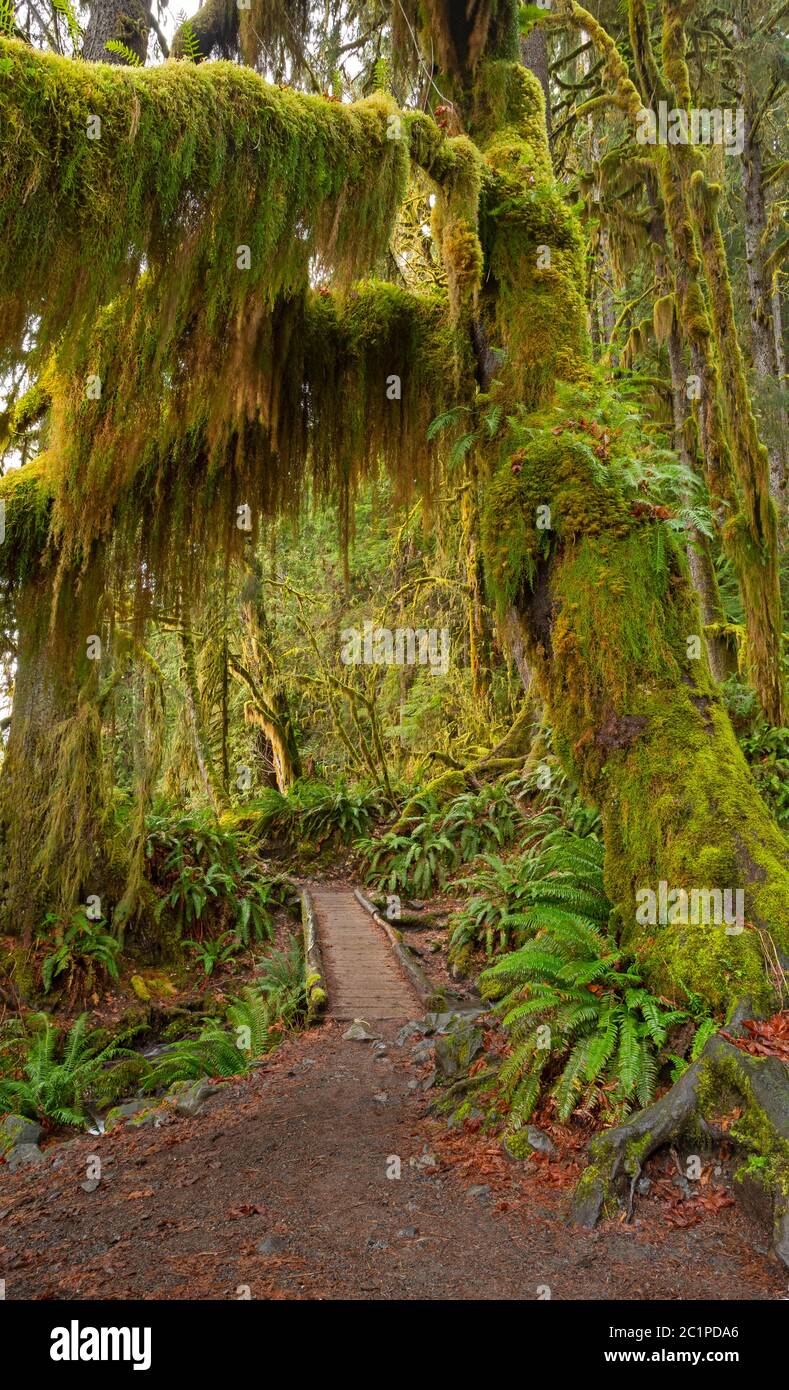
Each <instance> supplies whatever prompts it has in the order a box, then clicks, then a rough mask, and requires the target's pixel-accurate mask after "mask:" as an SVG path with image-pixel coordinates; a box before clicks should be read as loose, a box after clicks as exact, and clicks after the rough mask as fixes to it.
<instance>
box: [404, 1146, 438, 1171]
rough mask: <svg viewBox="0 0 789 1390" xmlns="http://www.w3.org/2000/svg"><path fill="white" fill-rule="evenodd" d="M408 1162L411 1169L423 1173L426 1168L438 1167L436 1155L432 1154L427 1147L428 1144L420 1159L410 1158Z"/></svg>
mask: <svg viewBox="0 0 789 1390" xmlns="http://www.w3.org/2000/svg"><path fill="white" fill-rule="evenodd" d="M408 1162H409V1165H410V1167H411V1168H418V1169H419V1170H420V1171H423V1170H424V1169H426V1168H437V1167H438V1159H437V1158H436V1156H435V1154H434V1153H431V1152H430V1150H429V1149H428V1147H427V1144H425V1147H424V1148H423V1150H422V1152H421V1154H419V1156H418V1157H411V1158H409V1160H408Z"/></svg>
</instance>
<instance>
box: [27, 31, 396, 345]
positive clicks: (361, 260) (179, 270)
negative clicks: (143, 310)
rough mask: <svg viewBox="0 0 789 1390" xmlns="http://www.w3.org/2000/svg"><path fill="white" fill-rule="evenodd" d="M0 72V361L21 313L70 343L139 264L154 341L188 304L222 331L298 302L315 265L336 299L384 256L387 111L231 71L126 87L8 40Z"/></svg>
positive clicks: (166, 71)
mask: <svg viewBox="0 0 789 1390" xmlns="http://www.w3.org/2000/svg"><path fill="white" fill-rule="evenodd" d="M0 55H1V56H2V60H3V63H4V71H3V80H2V84H0V125H1V128H2V132H3V134H2V144H3V160H2V165H1V166H0V343H4V344H6V345H8V344H11V345H14V344H18V343H19V340H20V334H21V333H22V331H23V330H24V325H25V322H26V320H27V317H28V315H29V314H30V313H32V312H39V313H40V314H41V317H42V323H41V328H40V330H39V336H40V338H41V337H43V336H47V335H50V336H51V335H54V334H55V333H57V332H58V331H59V330H60V329H62V327H63V326H64V325H65V324H68V327H69V330H70V333H69V336H70V339H71V340H72V341H73V339H74V337H75V336H76V333H77V330H78V329H79V328H80V327H82V326H84V325H87V324H90V323H91V321H92V319H93V318H94V317H95V313H96V309H97V307H98V306H99V305H100V304H101V303H102V302H106V301H107V300H108V299H109V298H110V297H112V296H113V295H114V294H115V293H116V292H117V290H118V288H119V287H120V286H122V285H123V284H124V283H129V282H133V281H134V280H135V279H136V278H137V276H138V275H139V272H140V269H141V267H142V266H143V265H145V264H147V265H148V266H149V267H151V268H153V269H155V270H156V271H158V272H159V290H160V295H161V303H160V323H161V325H162V326H164V325H166V324H167V323H168V321H170V320H171V319H172V318H174V317H178V316H181V317H183V316H184V315H185V313H186V309H187V307H188V306H191V307H194V306H195V305H197V304H199V307H200V311H201V313H202V314H203V316H204V317H205V320H206V322H207V324H208V325H214V327H215V328H217V329H221V327H222V324H223V320H224V319H225V318H226V317H227V315H228V314H229V313H230V312H233V311H237V310H240V309H241V308H242V306H243V305H244V304H245V303H247V302H248V301H249V300H250V299H252V298H253V297H254V298H255V299H256V300H261V301H263V302H266V303H269V304H270V303H272V302H273V300H274V299H275V297H276V296H278V295H280V294H289V293H293V292H295V291H297V290H302V289H303V288H304V286H305V284H306V280H307V271H308V265H309V263H310V261H311V259H312V258H315V257H317V258H318V259H319V260H320V261H321V262H324V263H325V264H326V265H327V267H328V268H330V269H331V270H332V273H333V277H334V283H335V284H342V283H345V284H347V283H349V282H350V281H351V279H352V278H355V277H356V276H358V275H362V274H364V273H365V272H366V271H368V270H369V269H370V268H371V267H372V265H373V264H374V263H375V260H376V258H377V257H378V255H379V254H380V253H381V252H382V250H383V249H384V248H385V247H386V244H387V241H388V237H389V231H390V227H391V224H392V219H393V217H394V214H395V211H396V209H397V206H398V204H399V201H400V198H401V196H402V193H403V189H404V183H405V178H406V174H407V163H408V154H407V148H406V144H405V142H404V141H403V140H401V139H399V138H391V136H392V133H393V132H392V129H391V127H390V122H389V118H390V116H392V115H393V113H394V111H395V107H394V104H393V102H392V99H391V98H390V97H388V96H386V95H385V94H382V93H378V94H376V95H374V96H372V97H370V98H369V99H368V100H366V101H362V102H358V103H356V104H355V105H352V106H351V105H343V104H342V103H339V102H329V101H326V100H324V99H323V98H320V97H312V96H304V95H302V94H300V93H297V92H295V91H291V90H289V89H287V88H278V87H272V86H270V85H269V84H267V83H266V82H264V81H263V80H262V79H261V78H260V77H259V76H258V75H257V74H256V73H255V72H252V71H250V70H249V69H246V68H242V67H239V66H237V65H235V64H232V63H224V62H222V63H212V64H200V65H194V64H189V63H165V64H164V65H163V66H161V67H158V68H152V69H150V70H136V69H131V68H123V67H117V66H109V65H104V64H94V63H90V64H87V63H81V62H79V61H73V60H68V59H63V58H59V57H57V56H55V55H52V54H41V53H36V52H33V51H31V50H30V49H29V48H27V47H25V46H24V45H23V44H21V43H18V42H16V41H13V40H0ZM97 119H98V122H100V124H97ZM92 136H93V137H97V138H91V137H92ZM239 247H242V248H248V253H249V257H248V259H249V265H248V268H244V265H245V263H246V255H245V253H244V252H243V251H241V252H239V249H238V248H239ZM239 261H241V262H243V263H244V265H240V264H239Z"/></svg>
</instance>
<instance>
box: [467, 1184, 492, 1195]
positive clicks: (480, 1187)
mask: <svg viewBox="0 0 789 1390" xmlns="http://www.w3.org/2000/svg"><path fill="white" fill-rule="evenodd" d="M466 1196H467V1197H478V1198H480V1199H482V1198H484V1197H489V1196H490V1187H489V1186H488V1184H487V1183H475V1184H474V1186H473V1187H467V1188H466Z"/></svg>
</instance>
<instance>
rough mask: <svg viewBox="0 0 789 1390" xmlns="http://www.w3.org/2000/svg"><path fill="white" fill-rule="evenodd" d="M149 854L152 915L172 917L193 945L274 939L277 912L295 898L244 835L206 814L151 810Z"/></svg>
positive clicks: (237, 944) (236, 944) (244, 943)
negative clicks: (174, 814) (265, 867)
mask: <svg viewBox="0 0 789 1390" xmlns="http://www.w3.org/2000/svg"><path fill="white" fill-rule="evenodd" d="M145 852H146V859H147V864H148V878H149V880H150V881H151V883H152V884H153V886H154V889H155V890H156V893H157V898H158V901H157V902H156V905H155V908H154V915H155V916H156V918H157V920H161V918H162V916H164V915H165V914H166V915H168V916H170V917H171V918H172V919H173V920H174V923H175V926H176V931H177V935H178V936H179V937H183V936H184V933H185V932H187V931H189V932H194V933H195V936H194V938H189V939H188V940H187V941H186V944H188V945H191V946H195V945H197V946H198V947H201V946H202V943H203V939H204V938H205V937H206V936H209V937H211V938H214V937H217V936H224V935H226V934H229V936H230V938H231V941H232V945H233V946H234V948H235V949H240V948H241V947H242V946H243V947H249V946H251V945H253V944H256V943H260V942H264V941H270V940H271V939H272V937H273V934H274V916H275V913H276V912H278V911H280V910H281V909H283V908H285V907H287V906H288V905H289V902H290V899H291V898H292V893H293V890H292V886H291V884H290V881H289V880H288V879H287V878H285V877H284V876H283V875H270V874H266V873H264V872H263V870H262V868H261V866H260V864H259V863H258V862H257V860H256V859H255V857H254V855H253V853H252V849H251V845H250V842H249V840H248V839H247V838H246V837H245V836H244V835H242V834H241V833H240V832H238V831H232V830H226V829H223V828H222V827H220V826H218V825H217V824H216V822H215V821H214V820H212V819H211V818H210V817H209V816H208V815H187V816H181V817H180V818H178V819H172V818H168V817H166V816H150V817H149V818H148V821H147V838H146V845H145ZM209 954H215V953H214V952H213V951H211V952H209ZM231 954H232V951H231ZM203 965H204V966H205V958H203ZM210 973H211V971H210V970H206V974H210Z"/></svg>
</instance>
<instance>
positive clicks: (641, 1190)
mask: <svg viewBox="0 0 789 1390" xmlns="http://www.w3.org/2000/svg"><path fill="white" fill-rule="evenodd" d="M651 1190H652V1180H651V1178H639V1179H638V1182H637V1183H636V1191H637V1193H638V1195H639V1197H646V1196H647V1194H648V1193H649V1192H651Z"/></svg>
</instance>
